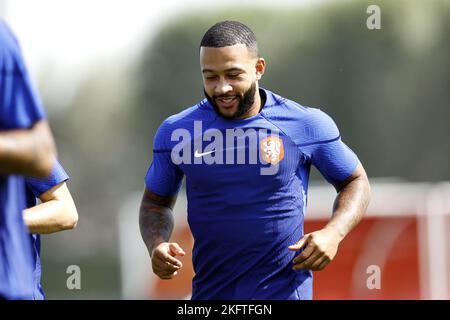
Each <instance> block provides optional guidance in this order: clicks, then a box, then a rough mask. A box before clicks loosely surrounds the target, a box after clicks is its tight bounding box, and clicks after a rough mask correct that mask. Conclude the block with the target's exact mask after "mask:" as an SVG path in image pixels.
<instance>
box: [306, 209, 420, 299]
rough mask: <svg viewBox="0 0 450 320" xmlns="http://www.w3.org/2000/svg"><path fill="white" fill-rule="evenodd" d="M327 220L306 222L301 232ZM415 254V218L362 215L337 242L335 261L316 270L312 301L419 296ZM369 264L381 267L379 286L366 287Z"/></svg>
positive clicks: (416, 235) (417, 258)
mask: <svg viewBox="0 0 450 320" xmlns="http://www.w3.org/2000/svg"><path fill="white" fill-rule="evenodd" d="M326 222H327V221H326V220H306V222H305V233H309V232H312V231H315V230H319V229H320V228H322V227H323V226H324V225H325V224H326ZM418 252H419V250H418V234H417V218H416V217H415V216H409V217H398V218H397V217H383V218H365V219H364V220H363V221H362V222H361V223H360V224H359V225H358V226H357V227H356V228H355V229H354V230H353V231H352V232H351V233H350V234H349V235H348V236H347V237H346V238H345V239H344V240H343V241H342V242H341V244H340V246H339V249H338V253H337V255H336V257H335V259H334V260H333V261H332V262H331V263H330V264H329V265H328V266H327V267H326V268H325V269H324V270H322V271H317V272H314V299H319V300H321V299H420V298H421V296H420V278H419V255H418ZM370 266H377V267H379V268H380V269H379V270H380V276H381V280H380V288H379V289H376V288H373V289H369V288H368V285H367V281H368V278H369V277H370V276H371V275H373V271H371V269H370V268H369V267H370ZM368 268H369V270H368ZM368 271H369V272H368Z"/></svg>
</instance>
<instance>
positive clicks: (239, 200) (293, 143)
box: [139, 21, 370, 300]
mask: <svg viewBox="0 0 450 320" xmlns="http://www.w3.org/2000/svg"><path fill="white" fill-rule="evenodd" d="M200 65H201V72H202V75H203V86H204V93H205V96H206V99H204V100H202V101H201V102H199V103H198V104H197V105H195V106H193V107H191V108H188V109H187V110H185V111H183V112H181V113H179V114H176V115H174V116H171V117H169V118H168V119H166V120H165V121H164V122H163V124H162V125H161V126H160V127H159V129H158V131H157V133H156V136H155V140H154V149H153V161H152V164H151V166H150V168H149V170H148V172H147V175H146V177H145V190H144V195H143V198H142V202H141V207H140V219H139V224H140V230H141V235H142V238H143V240H144V242H145V244H146V246H147V249H148V252H149V254H150V256H151V262H152V268H153V272H154V273H155V274H156V275H157V276H158V277H160V278H161V279H172V278H173V277H175V276H176V275H177V274H178V272H179V271H180V269H181V268H182V263H181V261H180V260H179V259H177V258H176V257H177V256H183V255H185V252H184V250H183V249H182V248H181V246H180V245H179V244H178V243H175V242H170V237H171V234H172V231H173V225H174V220H173V216H172V215H173V213H172V209H173V206H174V203H175V201H176V197H177V193H178V192H179V190H180V187H181V183H182V179H183V177H184V176H186V186H187V198H188V223H189V226H190V228H191V231H192V234H193V237H194V248H193V266H194V271H195V276H194V279H193V282H192V299H263V300H265V299H277V300H278V299H294V300H300V299H312V271H318V270H322V269H323V268H325V267H326V266H327V265H328V264H329V263H330V261H331V260H333V258H334V257H335V255H336V253H337V250H338V246H339V243H340V242H341V241H342V240H343V239H344V237H345V236H346V235H347V234H348V233H349V232H350V231H351V230H352V229H353V228H354V227H355V226H356V225H357V224H358V223H359V222H360V221H361V219H362V217H363V215H364V213H365V211H366V208H367V206H368V203H369V199H370V185H369V181H368V178H367V175H366V172H365V170H364V168H363V166H362V164H361V163H360V161H359V160H358V157H357V156H356V155H355V153H354V152H353V151H352V150H351V149H350V148H349V147H347V146H346V145H345V144H344V142H343V141H342V140H341V136H340V133H339V130H338V128H337V126H336V124H335V123H334V121H333V120H332V119H331V118H330V117H329V116H328V115H327V114H325V113H324V112H322V111H321V110H319V109H316V108H309V107H304V106H301V105H299V104H298V103H296V102H294V101H291V100H288V99H286V98H283V97H281V96H279V95H277V94H275V93H273V92H271V91H269V90H267V89H264V88H260V87H259V84H258V81H259V80H260V79H261V77H262V76H263V74H264V72H265V67H266V63H265V60H264V59H263V58H262V57H261V56H260V55H259V52H258V46H257V41H256V37H255V35H254V33H253V32H252V31H251V30H250V29H249V28H248V27H247V26H245V25H244V24H242V23H240V22H235V21H223V22H219V23H217V24H215V25H214V26H212V27H211V28H210V29H209V30H208V31H207V32H206V33H205V34H204V36H203V38H202V40H201V44H200ZM230 141H232V142H233V143H231V146H230V143H229V142H230ZM236 141H237V142H238V144H237V146H236V144H235V142H236ZM255 141H256V143H253V142H255ZM239 142H240V143H241V144H239ZM255 154H256V155H257V156H258V157H253V161H252V156H255ZM235 159H240V162H239V160H238V161H235ZM256 159H259V162H258V161H256ZM311 165H314V166H315V167H316V168H317V169H318V170H319V171H320V173H321V174H322V175H323V176H324V178H325V179H326V180H327V181H328V182H329V183H330V184H332V185H333V186H334V187H335V189H336V191H337V196H336V199H335V202H334V206H333V215H332V217H331V219H330V220H329V222H328V223H327V225H326V226H325V227H324V228H323V229H320V230H317V231H315V232H312V233H309V234H304V232H303V222H304V216H305V212H306V203H307V191H308V181H309V172H310V168H311Z"/></svg>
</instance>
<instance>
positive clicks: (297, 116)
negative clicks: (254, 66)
mask: <svg viewBox="0 0 450 320" xmlns="http://www.w3.org/2000/svg"><path fill="white" fill-rule="evenodd" d="M270 94H272V97H273V98H272V99H273V100H274V101H278V103H276V104H274V105H273V106H271V107H270V108H269V110H268V112H267V113H266V117H267V120H268V121H271V122H272V123H273V124H275V125H276V126H277V127H278V128H279V129H280V130H281V131H282V132H283V133H284V134H286V135H287V136H289V137H290V138H291V139H292V140H293V141H294V143H296V144H309V143H315V142H320V141H326V140H330V139H335V138H337V137H339V130H338V128H337V126H336V123H335V122H334V120H333V119H332V118H331V117H330V116H329V115H328V114H327V113H326V112H324V111H322V110H321V109H319V108H315V107H308V106H304V105H301V104H299V103H297V102H295V101H293V100H290V99H286V98H283V97H281V96H278V95H276V94H273V93H270Z"/></svg>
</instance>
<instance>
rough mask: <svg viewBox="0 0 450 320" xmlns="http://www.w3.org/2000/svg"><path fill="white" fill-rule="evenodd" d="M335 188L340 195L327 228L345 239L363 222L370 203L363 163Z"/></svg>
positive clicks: (335, 202)
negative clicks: (332, 229)
mask: <svg viewBox="0 0 450 320" xmlns="http://www.w3.org/2000/svg"><path fill="white" fill-rule="evenodd" d="M334 187H335V188H336V191H337V192H338V194H337V196H336V199H335V201H334V205H333V217H332V218H331V220H330V221H329V222H328V224H327V227H331V228H334V229H335V230H336V231H337V232H338V233H339V235H340V236H341V237H342V238H344V237H345V236H346V235H347V234H348V233H349V232H350V231H351V230H352V229H353V228H354V227H355V226H356V225H357V224H358V223H359V222H360V221H361V219H362V218H363V216H364V214H365V212H366V210H367V207H368V205H369V201H370V184H369V179H368V178H367V174H366V171H365V170H364V168H363V166H362V165H361V163H359V164H358V166H357V168H356V170H355V171H354V172H353V174H352V175H351V176H350V177H349V178H348V179H346V180H345V181H343V182H341V183H339V184H336V185H335V186H334Z"/></svg>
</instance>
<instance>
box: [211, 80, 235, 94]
mask: <svg viewBox="0 0 450 320" xmlns="http://www.w3.org/2000/svg"><path fill="white" fill-rule="evenodd" d="M230 91H233V87H232V86H231V85H230V84H229V83H228V81H226V79H224V78H222V79H220V80H219V82H218V83H217V85H216V86H215V88H214V93H215V94H216V95H217V96H221V95H224V94H227V93H228V92H230Z"/></svg>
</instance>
